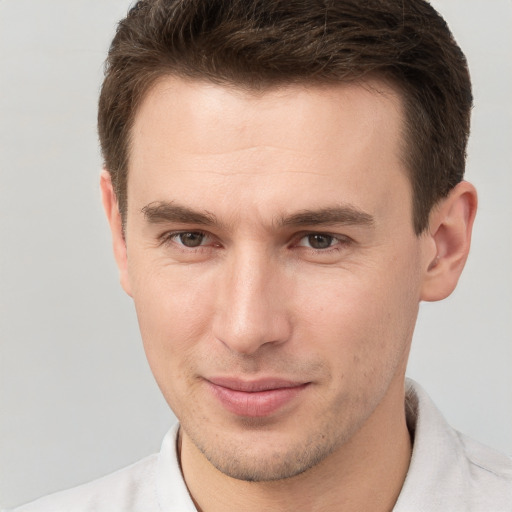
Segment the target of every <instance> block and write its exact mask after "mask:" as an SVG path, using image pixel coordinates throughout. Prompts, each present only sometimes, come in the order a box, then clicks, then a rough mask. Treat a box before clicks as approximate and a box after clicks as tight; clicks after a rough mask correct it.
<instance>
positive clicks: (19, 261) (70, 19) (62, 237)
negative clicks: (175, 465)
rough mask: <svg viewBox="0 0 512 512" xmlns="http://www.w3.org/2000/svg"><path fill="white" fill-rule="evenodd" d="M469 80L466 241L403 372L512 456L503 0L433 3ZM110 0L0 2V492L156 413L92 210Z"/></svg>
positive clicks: (146, 424)
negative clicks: (469, 233)
mask: <svg viewBox="0 0 512 512" xmlns="http://www.w3.org/2000/svg"><path fill="white" fill-rule="evenodd" d="M433 3H434V5H435V6H437V8H438V9H439V10H440V11H441V12H442V13H443V14H444V15H445V17H446V19H447V20H448V22H449V24H450V25H451V27H452V30H453V32H454V34H455V36H456V38H457V40H458V41H459V43H460V44H461V46H462V47H463V49H464V50H465V52H466V54H467V56H468V60H469V63H470V68H471V71H472V76H473V81H474V91H475V105H476V106H475V110H474V117H473V130H472V137H471V141H470V147H469V161H468V171H467V177H468V179H469V180H470V181H472V182H473V183H474V184H475V185H476V186H477V187H478V189H479V193H480V211H479V216H478V220H477V223H476V227H475V234H474V245H473V250H472V254H471V257H470V260H469V262H468V265H467V268H466V271H465V274H464V276H463V278H462V280H461V282H460V285H459V288H458V290H457V291H456V293H455V294H454V295H453V296H452V297H451V298H450V299H448V300H446V301H444V302H443V303H439V304H424V305H422V308H421V309H422V311H421V313H420V320H419V323H418V328H417V332H416V337H415V341H414V344H413V351H412V355H411V363H410V370H409V374H410V375H411V376H412V377H414V378H416V379H417V380H419V381H420V382H421V383H422V384H423V386H424V387H425V388H426V389H427V390H428V391H429V393H430V394H431V395H432V397H433V398H434V400H435V401H436V402H437V404H438V405H439V407H440V408H441V410H442V411H443V412H444V413H445V415H446V416H447V417H448V419H449V421H450V422H451V423H452V424H453V425H454V426H455V427H457V428H458V429H460V430H462V431H464V432H466V433H468V434H470V435H472V436H474V437H476V438H478V439H480V440H482V441H484V442H485V443H487V444H489V445H491V446H494V447H496V448H498V449H500V450H502V451H505V452H507V453H509V454H512V372H511V371H510V368H511V363H512V343H511V341H512V322H511V317H512V310H511V305H512V272H511V263H512V221H511V219H512V201H511V192H512V169H511V168H512V150H511V146H512V137H511V136H512V102H511V100H510V91H511V90H512V32H511V30H510V27H511V26H512V2H511V1H509V0H493V1H492V2H491V1H489V0H438V1H435V2H433ZM127 7H128V2H127V1H126V0H47V1H44V2H42V1H39V0H3V1H2V0H0V144H1V145H0V343H1V344H0V504H1V505H2V506H4V507H10V506H14V505H16V504H19V503H22V502H25V501H27V500H31V499H33V498H36V497H38V496H40V495H42V494H46V493H48V492H51V491H55V490H58V489H62V488H65V487H69V486H72V485H75V484H78V483H80V482H83V481H86V480H89V479H92V478H94V477H97V476H100V475H102V474H105V473H107V472H110V471H112V470H114V469H116V468H119V467H121V466H123V465H126V464H128V463H130V462H133V461H135V460H137V459H138V458H140V457H142V456H144V455H146V454H148V453H151V452H153V451H156V450H158V447H159V443H160V440H161V438H162V436H163V434H164V433H165V431H166V430H167V428H168V426H169V424H170V423H171V421H172V415H171V413H170V412H169V410H168V408H167V405H166V404H165V403H164V401H163V399H162V398H161V397H160V393H159V391H158V389H157V387H156V385H155V384H154V382H153V379H152V376H151V374H150V371H149V369H148V367H147V364H146V361H145V358H144V354H143V351H142V347H141V342H140V338H139V333H138V328H137V324H136V320H135V314H134V311H133V307H132V304H131V302H130V300H129V299H128V298H127V297H125V296H124V295H123V293H122V291H121V289H120V287H119V285H118V282H117V271H116V268H115V265H114V262H113V258H112V256H111V250H110V240H109V234H108V231H107V227H106V222H105V221H104V219H103V214H102V211H101V207H100V201H99V193H98V185H97V183H98V175H99V170H100V166H101V160H100V156H99V151H98V148H97V139H96V132H95V116H96V100H97V94H98V89H99V85H100V81H101V76H102V62H103V59H104V56H105V53H106V49H107V46H108V43H109V41H110V39H111V37H112V35H113V31H114V27H115V22H116V21H117V20H118V19H119V18H120V17H121V16H122V15H124V13H125V12H126V9H127Z"/></svg>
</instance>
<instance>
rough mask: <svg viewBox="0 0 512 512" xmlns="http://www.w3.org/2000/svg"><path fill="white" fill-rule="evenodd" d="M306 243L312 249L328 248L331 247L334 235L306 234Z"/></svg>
mask: <svg viewBox="0 0 512 512" xmlns="http://www.w3.org/2000/svg"><path fill="white" fill-rule="evenodd" d="M307 240H308V244H309V246H310V247H311V248H313V249H328V248H329V247H331V245H332V242H333V240H334V237H332V236H330V235H322V234H319V233H316V234H313V235H308V237H307Z"/></svg>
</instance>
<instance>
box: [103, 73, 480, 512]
mask: <svg viewBox="0 0 512 512" xmlns="http://www.w3.org/2000/svg"><path fill="white" fill-rule="evenodd" d="M402 123H403V113H402V105H401V101H400V98H399V96H398V95H397V94H396V93H395V91H394V90H393V89H392V88H391V87H390V86H388V85H386V84H384V83H379V82H378V81H373V82H369V83H367V84H365V85H364V86H363V85H361V84H341V85H336V86H325V87H319V86H315V87H301V86H296V85H294V86H288V87H284V88H280V89H271V90H267V91H265V92H263V93H261V92H260V93H252V92H247V91H245V92H243V91H240V90H236V89H234V88H227V87H221V86H218V85H212V84H208V83H201V82H190V81H189V82H186V81H183V80H181V79H177V78H172V77H167V78H165V79H162V80H161V81H160V82H159V83H158V84H157V85H156V86H155V87H154V88H153V89H152V90H151V91H150V92H149V93H148V94H147V96H146V98H145V100H144V102H143V103H142V105H141V107H140V110H139V112H138V113H137V116H136V119H135V123H134V126H133V132H132V147H131V154H130V165H129V179H128V213H127V218H126V230H125V233H124V234H123V230H122V227H121V219H120V216H119V211H118V208H117V202H116V198H115V194H114V193H113V191H112V186H111V183H110V179H109V175H108V173H104V174H103V175H102V184H101V185H102V192H103V200H104V206H105V210H106V212H107V217H108V219H109V222H110V225H111V228H112V234H113V242H114V252H115V255H116V260H117V263H118V266H119V269H120V277H121V283H122V286H123V287H124V289H125V291H126V292H127V293H128V294H129V295H130V296H132V297H133V300H134V303H135V307H136V311H137V315H138V319H139V324H140V329H141V333H142V338H143V342H144V347H145V351H146V354H147V357H148V361H149V364H150V366H151V369H152V371H153V373H154V375H155V378H156V380H157V382H158V384H159V386H160V388H161V390H162V393H163V394H164V396H165V398H166V400H167V402H168V403H169V405H170V407H171V408H172V409H173V411H174V412H175V414H176V416H177V417H178V419H179V420H180V423H181V431H180V432H181V436H180V449H181V456H180V457H181V465H182V470H183V474H184V478H185V481H186V483H187V485H188V488H189V490H190V492H191V495H192V497H193V499H194V501H195V503H196V505H197V507H198V508H199V509H200V510H203V511H212V512H213V511H216V510H227V509H231V510H244V511H250V510H283V511H284V510H290V511H292V510H293V511H300V510H309V511H311V510H318V511H320V510H322V511H324V510H340V508H341V507H344V508H343V509H344V510H345V509H346V510H370V509H371V510H391V509H392V507H393V505H394V503H395V501H396V499H397V497H398V494H399V492H400V488H401V486H402V483H403V480H404V478H405V475H406V472H407V468H408V464H409V459H410V451H411V446H410V438H409V434H408V431H407V426H406V423H405V416H404V407H403V403H404V375H405V368H406V363H407V357H408V353H409V348H410V343H411V338H412V333H413V329H414V325H415V321H416V316H417V312H418V305H419V302H420V301H421V300H440V299H442V298H444V297H446V296H447V295H448V294H449V293H451V291H452V290H453V288H454V287H455V285H456V283H457V279H458V277H459V274H460V272H461V270H462V268H463V266H464V262H465V259H466V257H467V252H468V250H469V243H470V235H471V226H472V222H473V218H474V214H475V210H476V194H475V191H474V189H473V187H472V186H471V185H470V184H468V183H465V182H463V183H461V184H459V185H458V186H457V187H456V188H455V189H454V190H453V191H452V193H451V194H450V196H449V197H448V198H446V199H445V200H443V201H442V202H441V203H440V204H439V205H437V207H436V208H435V209H434V210H433V212H432V214H431V217H430V225H429V229H428V230H427V232H425V233H424V234H423V235H422V236H416V235H415V233H414V231H413V224H412V196H411V187H410V182H409V179H408V177H407V169H405V167H404V163H403V158H402V157H403V155H402V153H401V151H402V144H401V142H402V141H401V130H402ZM194 245H197V246H194ZM226 377H229V378H233V379H235V380H236V381H237V382H243V383H251V382H255V381H258V380H259V379H277V378H279V379H285V380H286V381H287V382H293V383H294V384H297V385H301V386H302V387H301V388H300V390H299V391H298V392H297V394H296V396H294V397H293V398H291V399H290V400H287V401H286V402H285V403H284V405H282V406H281V407H278V408H277V409H276V410H272V411H271V412H270V413H269V414H258V412H261V408H260V409H258V407H259V406H258V405H256V406H254V408H253V409H251V411H252V412H255V414H252V415H249V414H248V415H241V414H236V413H234V412H233V411H231V410H228V409H226V407H225V406H224V405H223V404H222V403H221V401H220V400H218V398H217V396H216V395H215V394H214V393H212V387H211V385H210V383H211V380H215V379H217V378H226ZM263 412H264V411H263Z"/></svg>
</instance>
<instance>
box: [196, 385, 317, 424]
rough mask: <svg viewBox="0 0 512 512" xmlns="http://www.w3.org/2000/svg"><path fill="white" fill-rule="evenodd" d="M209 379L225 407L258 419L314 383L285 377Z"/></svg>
mask: <svg viewBox="0 0 512 512" xmlns="http://www.w3.org/2000/svg"><path fill="white" fill-rule="evenodd" d="M205 381H206V383H207V386H208V388H209V389H210V391H211V392H212V394H213V395H214V396H215V397H216V398H217V399H218V400H219V401H220V402H221V404H222V405H223V406H224V408H225V409H227V410H228V411H229V412H231V413H233V414H236V415H238V416H246V417H254V418H256V417H263V416H269V415H271V414H273V413H275V412H277V411H278V410H279V409H281V408H282V407H284V405H286V404H287V403H289V402H291V401H292V400H293V399H294V398H295V397H296V396H297V395H299V394H300V393H301V392H302V391H303V390H304V389H305V388H306V387H307V386H308V385H309V384H310V383H309V382H297V381H291V380H287V379H281V378H260V379H255V380H243V379H240V378H237V377H212V378H208V379H205Z"/></svg>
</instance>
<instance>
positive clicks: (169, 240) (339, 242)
mask: <svg viewBox="0 0 512 512" xmlns="http://www.w3.org/2000/svg"><path fill="white" fill-rule="evenodd" d="M184 234H194V235H199V236H202V237H205V238H212V235H210V234H209V233H206V232H205V231H200V230H190V231H171V232H167V233H164V234H163V235H162V236H161V237H160V240H161V243H162V245H171V244H172V245H174V246H177V247H178V248H179V249H180V250H182V251H185V252H191V251H195V252H197V251H200V250H204V249H207V248H208V245H203V244H201V245H198V246H196V247H187V246H186V245H184V244H183V243H180V242H179V241H177V239H178V237H179V236H180V235H184ZM312 236H320V237H326V238H331V239H332V242H335V243H334V245H330V246H329V247H326V248H323V249H316V248H314V247H310V246H307V245H300V242H301V241H302V240H304V239H307V238H308V237H312ZM294 240H295V242H293V244H292V245H293V247H302V248H304V249H306V250H309V251H313V252H315V253H322V254H327V253H330V252H335V251H340V250H341V248H342V247H346V246H347V245H348V244H350V243H351V242H352V239H350V238H349V237H347V236H345V235H334V234H331V233H325V232H321V231H308V232H304V233H299V234H298V235H296V236H295V237H294ZM202 241H203V240H202ZM213 246H214V247H221V244H214V245H213Z"/></svg>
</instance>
